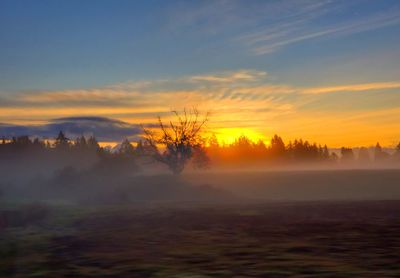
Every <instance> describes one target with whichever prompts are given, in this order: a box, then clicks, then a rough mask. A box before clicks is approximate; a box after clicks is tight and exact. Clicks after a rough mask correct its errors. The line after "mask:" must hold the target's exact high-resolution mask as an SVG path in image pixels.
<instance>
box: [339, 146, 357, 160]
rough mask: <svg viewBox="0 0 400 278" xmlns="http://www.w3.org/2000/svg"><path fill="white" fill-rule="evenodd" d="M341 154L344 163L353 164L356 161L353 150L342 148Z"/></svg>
mask: <svg viewBox="0 0 400 278" xmlns="http://www.w3.org/2000/svg"><path fill="white" fill-rule="evenodd" d="M340 154H341V155H342V157H341V161H342V162H353V161H354V153H353V149H352V148H346V147H342V148H341V149H340Z"/></svg>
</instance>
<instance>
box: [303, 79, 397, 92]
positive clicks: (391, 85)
mask: <svg viewBox="0 0 400 278" xmlns="http://www.w3.org/2000/svg"><path fill="white" fill-rule="evenodd" d="M399 88H400V82H375V83H364V84H352V85H339V86H330V87H314V88H307V89H304V90H302V92H303V93H305V94H328V93H337V92H362V91H371V90H388V89H399Z"/></svg>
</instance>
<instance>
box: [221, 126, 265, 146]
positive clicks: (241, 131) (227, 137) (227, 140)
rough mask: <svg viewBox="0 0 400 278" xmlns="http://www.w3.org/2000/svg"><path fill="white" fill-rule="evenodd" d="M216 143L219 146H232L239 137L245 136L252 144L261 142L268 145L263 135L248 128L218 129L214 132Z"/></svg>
mask: <svg viewBox="0 0 400 278" xmlns="http://www.w3.org/2000/svg"><path fill="white" fill-rule="evenodd" d="M215 135H216V136H217V139H218V142H219V143H220V144H232V143H233V142H235V140H236V139H237V138H238V137H240V136H243V135H244V136H246V137H247V138H249V139H250V140H251V141H253V142H258V141H259V140H261V141H263V142H264V143H265V144H267V145H268V144H269V139H267V138H266V137H265V135H264V134H262V133H260V132H257V131H255V130H253V129H249V128H233V127H232V128H218V129H217V130H215Z"/></svg>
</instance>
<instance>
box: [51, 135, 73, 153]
mask: <svg viewBox="0 0 400 278" xmlns="http://www.w3.org/2000/svg"><path fill="white" fill-rule="evenodd" d="M54 147H55V148H56V149H58V150H66V149H68V148H69V147H70V140H69V139H68V138H67V137H66V136H65V135H64V133H63V132H62V131H60V132H59V133H58V136H57V138H56V140H55V142H54Z"/></svg>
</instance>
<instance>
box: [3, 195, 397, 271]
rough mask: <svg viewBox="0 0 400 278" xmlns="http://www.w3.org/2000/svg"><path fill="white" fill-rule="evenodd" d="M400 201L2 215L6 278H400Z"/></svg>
mask: <svg viewBox="0 0 400 278" xmlns="http://www.w3.org/2000/svg"><path fill="white" fill-rule="evenodd" d="M399 217H400V201H364V202H327V201H326V202H297V203H296V202H295V203H270V204H262V205H260V204H253V205H249V204H247V205H244V204H241V205H224V206H218V207H217V206H210V205H207V206H206V205H204V206H200V205H199V206H196V207H195V206H189V205H181V206H177V205H174V206H171V205H168V206H167V205H166V204H164V205H160V204H158V205H152V206H149V205H147V207H146V208H144V207H143V206H142V207H133V206H129V207H108V208H96V209H94V208H90V209H89V208H86V209H82V208H79V209H78V208H76V207H72V208H71V207H60V206H56V207H48V206H42V205H37V204H36V205H30V206H25V207H20V206H19V207H7V208H2V210H1V218H0V239H1V240H0V244H1V245H0V252H1V261H0V271H1V276H5V277H13V276H17V277H27V276H37V277H65V276H69V277H79V276H95V277H99V276H101V277H107V276H118V277H286V276H291V275H298V276H299V277H311V276H314V277H333V276H334V277H349V276H353V277H399V276H400V219H399Z"/></svg>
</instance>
